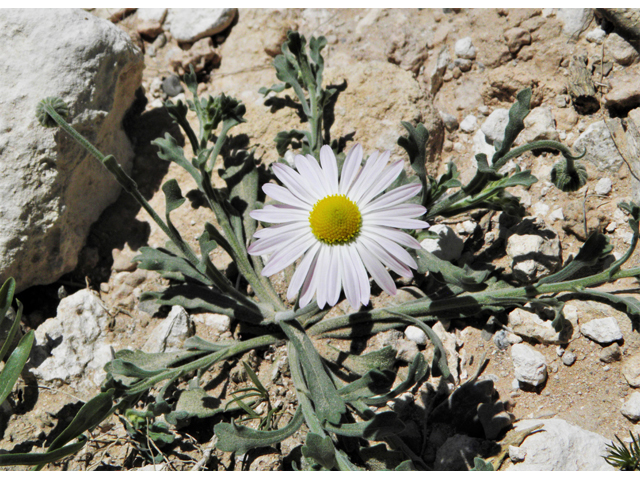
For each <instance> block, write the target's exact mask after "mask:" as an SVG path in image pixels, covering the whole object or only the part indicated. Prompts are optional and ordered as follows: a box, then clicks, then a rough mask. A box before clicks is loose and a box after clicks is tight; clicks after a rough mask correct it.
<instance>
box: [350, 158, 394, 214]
mask: <svg viewBox="0 0 640 480" xmlns="http://www.w3.org/2000/svg"><path fill="white" fill-rule="evenodd" d="M403 168H404V162H403V161H402V160H398V161H397V162H395V163H393V164H392V165H391V166H389V167H388V168H386V169H385V170H384V171H383V172H382V174H381V175H380V178H378V179H377V180H376V181H375V183H374V184H373V185H372V186H371V187H370V188H369V189H368V190H367V192H365V194H364V195H363V196H362V197H361V198H360V199H359V200H358V204H359V205H366V204H367V203H369V202H370V201H371V199H372V198H374V197H376V196H377V195H378V194H380V193H382V192H384V190H385V188H387V187H388V186H389V185H391V184H392V183H393V182H394V180H395V179H396V178H398V175H400V172H401V171H402V169H403Z"/></svg>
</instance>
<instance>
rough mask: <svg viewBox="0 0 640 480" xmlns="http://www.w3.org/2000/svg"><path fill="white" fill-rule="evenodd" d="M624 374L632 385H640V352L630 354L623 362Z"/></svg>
mask: <svg viewBox="0 0 640 480" xmlns="http://www.w3.org/2000/svg"><path fill="white" fill-rule="evenodd" d="M621 371H622V375H623V376H624V378H625V379H626V380H627V383H628V384H629V385H631V386H632V387H640V353H636V354H635V355H632V356H630V357H629V358H627V359H626V360H625V361H624V362H623V363H622V370H621Z"/></svg>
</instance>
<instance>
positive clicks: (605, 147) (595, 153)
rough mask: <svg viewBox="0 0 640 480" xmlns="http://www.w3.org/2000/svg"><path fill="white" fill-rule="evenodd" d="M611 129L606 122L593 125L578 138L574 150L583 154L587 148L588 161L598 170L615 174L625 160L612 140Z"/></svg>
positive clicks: (586, 156)
mask: <svg viewBox="0 0 640 480" xmlns="http://www.w3.org/2000/svg"><path fill="white" fill-rule="evenodd" d="M610 122H613V120H611V121H610ZM609 128H611V126H610V127H609ZM609 128H607V124H606V123H605V121H604V120H602V121H599V122H594V123H592V124H591V125H589V126H588V127H587V129H586V130H585V131H584V133H582V134H581V135H580V137H578V139H577V140H576V142H575V143H574V144H573V148H574V150H575V151H578V152H582V151H583V150H584V149H585V148H586V149H587V154H586V155H585V159H586V160H588V161H590V162H591V163H593V164H594V165H595V166H596V167H597V168H598V170H601V171H604V170H606V171H609V172H612V173H615V172H617V171H618V170H619V169H620V167H621V166H622V165H623V164H624V159H623V158H622V156H621V155H620V153H619V152H618V149H617V148H616V144H615V143H614V142H613V139H612V138H611V133H610V132H609Z"/></svg>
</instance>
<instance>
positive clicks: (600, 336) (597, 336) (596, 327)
mask: <svg viewBox="0 0 640 480" xmlns="http://www.w3.org/2000/svg"><path fill="white" fill-rule="evenodd" d="M580 331H581V332H582V334H583V335H584V336H585V337H588V338H590V339H591V340H593V341H595V342H598V343H611V342H617V341H618V340H622V332H621V331H620V326H619V325H618V321H617V320H616V319H615V318H614V317H604V318H596V319H595V320H591V321H590V322H587V323H585V324H584V325H580Z"/></svg>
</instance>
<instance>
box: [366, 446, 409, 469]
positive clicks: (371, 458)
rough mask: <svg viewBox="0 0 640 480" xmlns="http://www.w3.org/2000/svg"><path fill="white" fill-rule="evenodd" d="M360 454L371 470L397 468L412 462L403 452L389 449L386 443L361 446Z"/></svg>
mask: <svg viewBox="0 0 640 480" xmlns="http://www.w3.org/2000/svg"><path fill="white" fill-rule="evenodd" d="M359 455H360V458H362V461H364V463H365V464H366V465H367V467H369V468H370V469H371V470H396V469H398V468H399V467H400V466H401V465H404V464H405V463H406V462H411V460H406V461H405V458H406V457H405V456H404V454H403V453H402V452H398V451H396V450H389V449H388V447H387V445H386V444H384V443H378V444H375V445H372V446H371V447H364V448H361V449H360V451H359Z"/></svg>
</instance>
